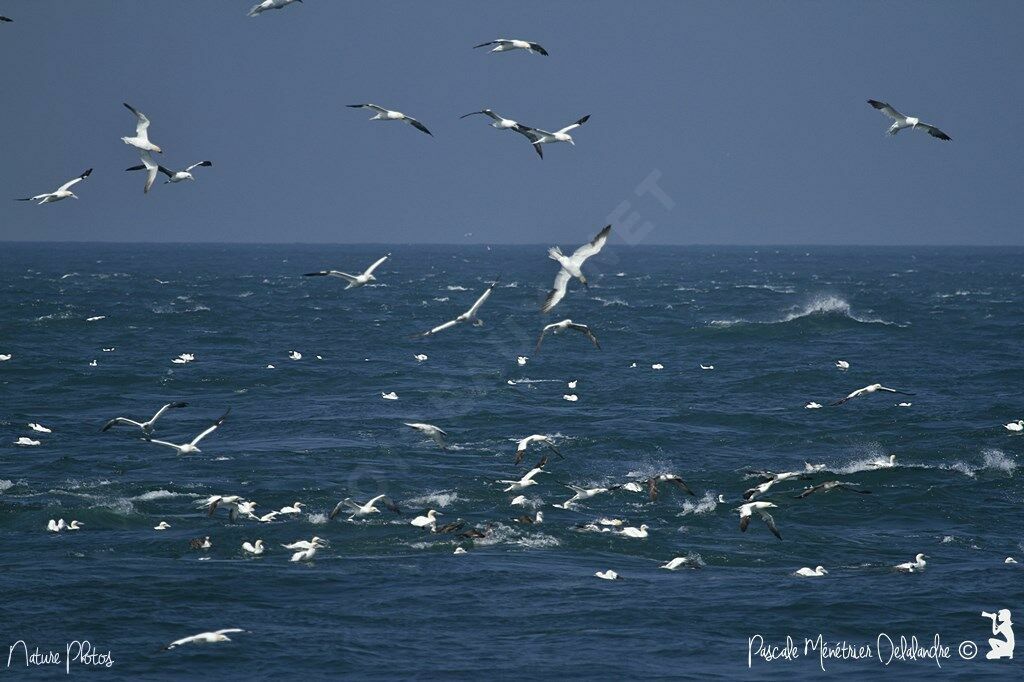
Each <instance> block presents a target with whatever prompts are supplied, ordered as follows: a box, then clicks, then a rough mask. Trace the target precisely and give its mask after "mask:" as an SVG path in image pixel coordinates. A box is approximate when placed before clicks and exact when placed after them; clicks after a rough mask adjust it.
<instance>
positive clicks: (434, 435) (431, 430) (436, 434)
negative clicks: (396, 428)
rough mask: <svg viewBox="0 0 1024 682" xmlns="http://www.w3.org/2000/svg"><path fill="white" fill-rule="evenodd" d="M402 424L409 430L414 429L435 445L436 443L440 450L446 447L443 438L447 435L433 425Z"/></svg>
mask: <svg viewBox="0 0 1024 682" xmlns="http://www.w3.org/2000/svg"><path fill="white" fill-rule="evenodd" d="M403 424H405V425H406V426H408V427H410V428H413V429H416V430H417V431H419V432H420V433H422V434H423V435H424V436H427V437H428V438H431V439H432V440H433V441H434V442H435V443H437V446H438V447H439V448H441V449H442V450H444V449H446V448H447V447H448V446H447V445H446V444H445V442H444V437H445V436H447V435H448V434H447V433H446V432H445V431H443V430H442V429H439V428H438V427H436V426H434V425H433V424H420V423H417V422H412V423H410V422H403Z"/></svg>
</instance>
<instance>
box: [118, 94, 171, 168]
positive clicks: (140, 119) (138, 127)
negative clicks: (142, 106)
mask: <svg viewBox="0 0 1024 682" xmlns="http://www.w3.org/2000/svg"><path fill="white" fill-rule="evenodd" d="M123 104H124V106H125V107H126V108H127V109H128V111H130V112H132V113H133V114H135V119H136V122H135V137H122V138H121V141H122V142H124V143H125V144H126V145H129V146H131V147H135V148H136V149H139V150H141V151H144V152H156V153H157V154H161V153H163V150H162V149H160V147H158V146H157V145H155V144H153V143H152V142H150V141H149V119H148V118H146V115H145V114H144V113H142V112H141V111H139V110H138V109H136V108H135V107H133V106H132V105H130V104H128V103H127V102H123ZM143 163H145V158H143ZM149 184H152V183H149Z"/></svg>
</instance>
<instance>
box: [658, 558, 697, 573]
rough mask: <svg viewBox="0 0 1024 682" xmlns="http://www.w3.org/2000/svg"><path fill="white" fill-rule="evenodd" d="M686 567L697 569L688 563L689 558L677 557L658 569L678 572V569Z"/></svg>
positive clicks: (694, 565)
mask: <svg viewBox="0 0 1024 682" xmlns="http://www.w3.org/2000/svg"><path fill="white" fill-rule="evenodd" d="M686 567H691V568H697V567H698V564H696V563H694V562H692V561H690V558H689V557H685V556H677V557H676V558H675V559H672V560H671V561H669V562H668V563H667V564H662V565H661V566H659V567H658V568H665V569H668V570H670V571H678V570H679V569H680V568H686Z"/></svg>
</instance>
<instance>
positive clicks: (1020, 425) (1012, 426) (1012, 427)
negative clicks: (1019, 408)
mask: <svg viewBox="0 0 1024 682" xmlns="http://www.w3.org/2000/svg"><path fill="white" fill-rule="evenodd" d="M1003 428H1004V429H1006V430H1007V431H1016V432H1020V431H1024V419H1018V420H1017V421H1015V422H1010V423H1009V424H1003Z"/></svg>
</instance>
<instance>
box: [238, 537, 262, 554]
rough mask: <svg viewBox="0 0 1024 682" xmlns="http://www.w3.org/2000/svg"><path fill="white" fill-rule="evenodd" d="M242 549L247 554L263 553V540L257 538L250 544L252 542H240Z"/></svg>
mask: <svg viewBox="0 0 1024 682" xmlns="http://www.w3.org/2000/svg"><path fill="white" fill-rule="evenodd" d="M242 550H243V551H244V552H245V553H247V554H253V555H255V556H259V555H260V554H263V551H264V547H263V540H257V541H256V544H252V543H249V542H243V543H242Z"/></svg>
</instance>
